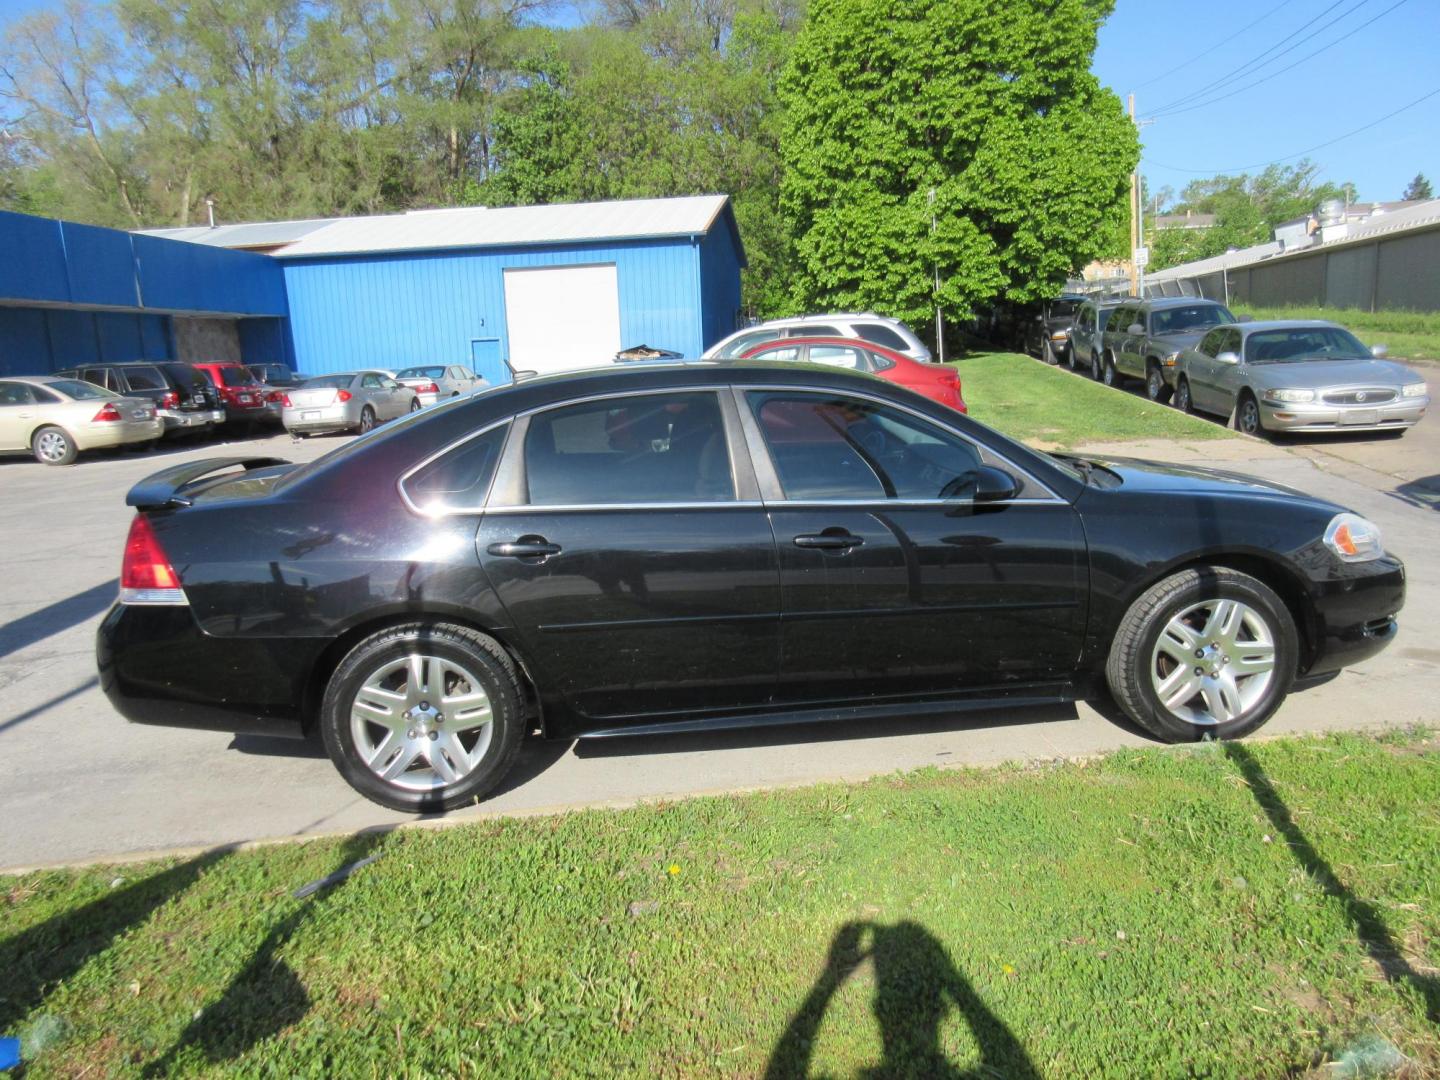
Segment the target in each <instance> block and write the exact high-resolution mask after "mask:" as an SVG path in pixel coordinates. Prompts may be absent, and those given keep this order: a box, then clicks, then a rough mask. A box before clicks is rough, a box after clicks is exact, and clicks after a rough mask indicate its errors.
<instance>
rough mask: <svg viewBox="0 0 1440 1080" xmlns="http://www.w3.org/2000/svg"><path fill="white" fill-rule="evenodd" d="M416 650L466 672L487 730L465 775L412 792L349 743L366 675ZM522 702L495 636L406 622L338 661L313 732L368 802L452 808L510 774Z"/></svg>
mask: <svg viewBox="0 0 1440 1080" xmlns="http://www.w3.org/2000/svg"><path fill="white" fill-rule="evenodd" d="M422 649H423V652H424V654H425V655H428V656H432V657H438V658H441V659H443V660H445V661H447V662H449V663H453V664H457V665H459V666H461V667H463V668H464V669H465V670H466V671H467V672H470V673H472V674H473V677H474V679H475V681H477V682H479V683H480V684H481V688H482V689H483V690H484V691H485V693H486V695H487V696H488V698H489V705H490V709H491V720H490V722H489V724H488V725H486V726H488V727H490V729H491V730H490V733H489V742H488V745H487V746H486V747H485V749H484V751H483V755H482V757H481V758H480V760H479V762H478V763H477V764H476V765H475V767H474V768H473V769H472V770H471V771H470V772H469V773H467V774H466V775H464V776H463V777H461V778H460V779H459V780H457V781H455V782H454V783H450V784H442V785H440V786H437V787H434V788H431V789H429V790H414V789H411V788H407V787H404V786H401V785H400V784H397V783H394V782H392V781H388V780H385V779H383V778H382V777H380V776H378V775H377V774H376V773H375V772H374V771H372V770H371V768H370V766H369V765H367V764H366V763H365V760H364V758H363V757H362V756H361V754H360V751H359V750H358V748H357V745H356V741H355V735H354V732H353V730H352V725H351V711H352V708H353V706H354V703H355V698H356V695H357V693H359V692H360V691H361V689H362V687H363V686H364V684H365V681H366V679H367V677H370V676H371V675H373V673H374V672H375V671H376V670H377V669H378V668H381V667H383V666H384V665H385V664H386V663H393V662H394V661H395V660H397V659H398V660H404V659H405V658H406V657H408V656H410V655H412V654H414V653H416V652H418V651H420V650H422ZM524 701H525V698H524V694H523V693H522V691H521V689H520V679H519V676H518V675H517V673H516V670H515V664H514V661H512V660H511V659H510V656H509V654H508V653H506V651H505V649H504V648H503V647H502V646H501V645H500V643H499V642H497V641H496V640H495V639H494V638H491V637H488V636H487V635H485V634H481V633H479V632H478V631H475V630H471V629H469V628H468V627H464V626H456V625H454V624H451V623H424V622H415V623H406V624H405V625H403V626H396V627H392V628H391V629H389V630H382V631H380V632H378V633H376V634H372V635H371V636H370V637H368V638H366V639H365V640H364V641H362V642H360V643H359V644H358V645H356V646H355V647H354V648H353V649H351V650H350V652H349V653H348V654H347V655H346V657H345V659H344V660H342V661H341V662H340V666H339V667H337V668H336V669H335V672H334V674H333V675H331V676H330V681H329V683H328V684H327V686H326V688H325V698H324V701H323V703H322V705H321V708H320V734H321V737H322V738H323V740H324V742H325V749H326V751H327V752H328V753H329V755H330V760H331V761H332V762H333V763H334V765H335V768H336V769H337V770H338V771H339V773H340V775H341V776H342V777H344V778H345V781H346V783H348V784H349V785H350V786H351V787H353V788H354V789H355V790H356V791H358V792H359V793H360V794H361V795H364V796H365V797H366V798H367V799H370V800H371V801H372V802H377V803H379V804H380V805H381V806H386V807H389V808H390V809H391V810H399V811H401V812H402V813H414V814H418V813H433V812H437V811H442V810H454V809H456V808H458V807H461V806H466V805H469V804H471V803H474V802H478V801H479V800H480V799H482V798H484V796H485V795H487V794H489V793H490V792H491V791H492V790H494V788H495V786H496V785H497V784H499V783H500V781H501V780H502V779H503V778H504V777H505V774H506V773H507V772H509V771H510V767H511V765H513V764H514V761H515V756H516V754H518V753H519V752H520V745H521V743H522V742H523V740H524V736H525V731H526V723H525V710H524ZM395 708H397V709H398V708H400V706H398V705H397V706H395ZM409 722H411V723H414V722H416V721H413V720H412V721H409ZM433 740H434V736H433V735H432V736H431V740H430V741H427V740H426V739H425V737H424V735H423V733H422V735H421V736H420V738H418V739H414V738H412V739H409V740H408V743H412V744H418V745H419V746H420V747H422V748H424V747H427V746H429V745H433ZM397 741H399V740H398V739H397ZM400 748H401V750H402V751H403V750H405V749H407V745H405V743H403V742H402V743H401V746H400ZM418 763H419V762H418V759H417V764H418ZM427 767H428V766H427ZM403 775H409V774H403Z"/></svg>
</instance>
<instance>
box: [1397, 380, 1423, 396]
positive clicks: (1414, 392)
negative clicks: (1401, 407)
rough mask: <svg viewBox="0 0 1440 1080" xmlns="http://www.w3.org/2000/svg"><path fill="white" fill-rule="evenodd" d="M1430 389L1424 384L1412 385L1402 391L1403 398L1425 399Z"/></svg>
mask: <svg viewBox="0 0 1440 1080" xmlns="http://www.w3.org/2000/svg"><path fill="white" fill-rule="evenodd" d="M1427 389H1428V388H1427V387H1426V385H1425V384H1424V383H1423V382H1417V383H1411V384H1410V385H1409V386H1407V387H1405V389H1404V390H1402V391H1400V394H1401V396H1402V397H1424V396H1425V391H1426V390H1427Z"/></svg>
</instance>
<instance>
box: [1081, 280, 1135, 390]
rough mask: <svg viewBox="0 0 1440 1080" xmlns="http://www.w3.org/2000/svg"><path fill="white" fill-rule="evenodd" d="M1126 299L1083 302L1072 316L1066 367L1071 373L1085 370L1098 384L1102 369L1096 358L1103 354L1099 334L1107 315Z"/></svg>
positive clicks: (1103, 331)
mask: <svg viewBox="0 0 1440 1080" xmlns="http://www.w3.org/2000/svg"><path fill="white" fill-rule="evenodd" d="M1129 299H1131V298H1130V297H1128V296H1126V297H1116V298H1115V299H1111V300H1097V299H1090V300H1086V301H1085V302H1084V303H1083V304H1081V305H1080V310H1079V311H1077V312H1076V313H1075V322H1074V323H1073V324H1072V325H1071V327H1070V355H1069V360H1070V367H1071V369H1072V370H1075V371H1088V372H1089V373H1090V374H1091V375H1092V376H1094V378H1095V379H1096V380H1097V381H1098V380H1099V378H1100V375H1101V371H1102V369H1103V366H1104V365H1102V364H1101V363H1100V357H1101V356H1102V355H1104V348H1103V347H1102V345H1101V341H1100V338H1101V335H1102V334H1104V333H1105V327H1106V326H1107V325H1109V322H1110V316H1111V315H1113V314H1115V312H1116V311H1117V310H1118V309H1119V307H1120V305H1121V304H1123V303H1125V301H1126V300H1129Z"/></svg>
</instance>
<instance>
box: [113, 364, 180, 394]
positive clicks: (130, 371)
mask: <svg viewBox="0 0 1440 1080" xmlns="http://www.w3.org/2000/svg"><path fill="white" fill-rule="evenodd" d="M124 375H125V389H126V390H127V391H134V390H168V389H170V386H169V384H168V383H166V381H165V376H164V375H161V374H160V372H159V370H158V369H156V368H153V367H141V368H126V369H125V371H124Z"/></svg>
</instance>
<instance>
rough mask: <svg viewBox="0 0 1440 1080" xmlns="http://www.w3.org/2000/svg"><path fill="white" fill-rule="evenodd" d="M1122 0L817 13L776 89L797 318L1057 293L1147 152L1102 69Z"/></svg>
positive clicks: (966, 310)
mask: <svg viewBox="0 0 1440 1080" xmlns="http://www.w3.org/2000/svg"><path fill="white" fill-rule="evenodd" d="M1111 7H1112V4H1111V3H1110V2H1109V0H1054V2H1047V3H1042V2H1040V0H1023V2H1017V3H1012V4H1006V5H996V4H994V3H990V2H985V0H904V2H901V3H896V2H894V0H816V2H815V3H814V4H813V6H812V7H811V10H810V17H809V20H808V21H807V22H806V24H805V26H804V27H803V28H802V30H801V31H800V34H799V36H798V39H797V41H796V43H795V47H794V50H793V53H792V56H791V62H790V66H789V69H788V70H787V72H786V73H785V77H784V79H783V80H782V82H781V86H780V91H781V102H782V104H783V105H784V107H785V109H786V117H785V134H784V140H783V143H782V149H783V158H784V165H785V176H784V179H783V181H782V185H781V205H782V208H783V211H784V213H785V216H786V220H787V222H788V224H789V228H790V231H791V234H792V236H793V238H794V255H795V265H794V272H793V275H792V278H791V281H792V289H791V293H790V298H789V300H790V305H791V306H792V307H793V308H795V309H802V308H812V309H813V308H825V307H830V308H836V307H840V308H875V309H879V310H881V311H884V312H885V313H887V314H892V315H896V316H899V317H901V318H904V319H906V320H908V321H910V322H912V323H915V324H917V325H923V324H924V323H925V322H926V320H927V319H928V318H929V316H930V314H931V312H932V310H933V309H932V295H931V294H932V289H933V275H934V273H935V270H936V268H937V267H938V270H939V275H940V279H941V286H940V291H939V297H940V302H941V304H942V306H943V309H944V310H945V312H946V314H947V315H949V316H951V317H952V318H956V317H965V316H968V315H970V314H971V313H973V311H974V310H975V309H976V308H977V307H978V306H979V305H982V304H986V303H989V302H992V301H995V300H998V299H1002V298H1003V299H1009V300H1016V301H1024V300H1032V299H1038V298H1040V297H1043V296H1045V295H1048V294H1053V293H1054V292H1055V291H1056V290H1058V288H1059V287H1060V286H1061V285H1062V284H1063V282H1064V280H1065V278H1066V276H1067V275H1068V274H1070V273H1071V272H1072V271H1074V270H1076V269H1078V268H1079V267H1081V266H1083V265H1085V264H1086V263H1087V262H1089V261H1090V260H1091V259H1092V258H1094V257H1095V256H1096V255H1097V254H1099V253H1101V252H1102V251H1103V250H1104V249H1106V248H1107V247H1109V246H1110V245H1111V242H1112V238H1113V235H1114V232H1115V222H1116V220H1117V219H1119V218H1123V214H1124V206H1125V193H1126V189H1127V184H1128V179H1129V174H1130V171H1131V169H1132V168H1133V167H1134V165H1135V162H1136V160H1137V158H1138V155H1139V148H1138V143H1137V139H1136V135H1135V130H1134V127H1133V125H1132V124H1131V123H1130V122H1129V121H1128V119H1126V117H1125V115H1124V113H1123V111H1122V109H1121V106H1120V101H1119V99H1118V98H1117V97H1116V96H1115V95H1114V94H1112V93H1110V92H1109V91H1108V90H1104V89H1102V88H1101V86H1100V84H1099V82H1098V80H1097V79H1096V78H1095V77H1094V76H1093V75H1092V74H1091V73H1090V62H1091V57H1092V55H1093V53H1094V49H1095V37H1096V33H1097V31H1098V29H1099V26H1100V23H1101V21H1102V19H1103V18H1104V17H1105V16H1106V15H1107V14H1108V13H1109V11H1110V10H1111Z"/></svg>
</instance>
